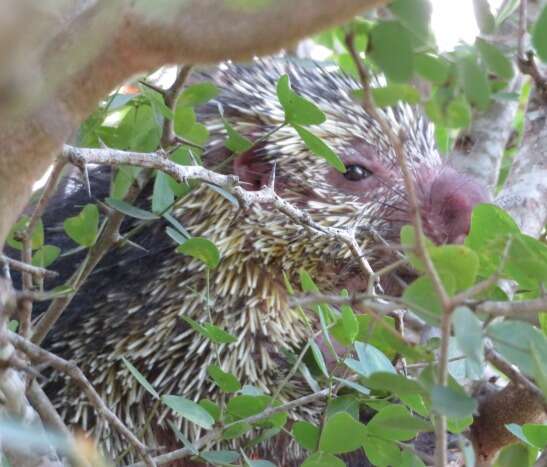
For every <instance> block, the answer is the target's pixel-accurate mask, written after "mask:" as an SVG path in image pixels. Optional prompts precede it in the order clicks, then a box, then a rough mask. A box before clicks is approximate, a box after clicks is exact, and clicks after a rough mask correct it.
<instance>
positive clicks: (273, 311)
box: [64, 61, 486, 465]
mask: <svg viewBox="0 0 547 467" xmlns="http://www.w3.org/2000/svg"><path fill="white" fill-rule="evenodd" d="M285 73H287V74H288V75H289V77H290V82H291V85H292V87H293V89H294V90H295V92H296V93H297V94H299V95H301V96H303V97H306V98H308V99H309V100H311V101H313V102H314V103H315V104H316V105H317V106H319V107H320V108H321V110H322V111H323V112H324V113H325V115H326V118H327V119H326V122H324V123H323V124H321V125H318V126H313V127H310V128H309V130H310V131H312V132H313V133H314V134H316V135H317V136H319V137H321V138H322V139H323V140H324V141H325V142H326V143H327V144H328V145H329V146H330V147H331V148H333V149H334V151H336V153H337V154H338V155H339V157H340V158H341V160H342V161H343V163H344V165H345V168H346V169H345V171H340V170H338V169H337V168H335V167H333V166H332V165H330V164H329V163H328V162H327V161H326V160H325V159H323V158H321V157H319V156H317V155H314V154H313V153H312V152H310V150H309V149H308V148H307V146H306V144H305V143H304V142H303V140H302V139H301V138H300V136H299V135H298V134H297V132H296V131H295V129H294V128H292V127H291V126H289V125H285V126H282V127H281V128H279V129H277V131H274V132H272V130H274V129H275V128H276V127H278V126H280V125H281V124H282V123H283V121H284V113H283V110H282V107H281V105H280V104H279V102H278V99H277V96H276V82H277V80H278V79H279V77H280V76H281V75H283V74H285ZM204 77H205V78H206V79H212V80H213V81H214V82H215V84H216V85H217V86H218V87H219V90H220V93H219V95H218V97H217V98H216V99H215V100H214V101H212V102H210V103H208V104H207V105H206V106H204V107H202V108H201V109H200V118H201V121H202V122H203V123H204V124H206V125H207V127H208V129H209V131H210V133H211V138H210V141H209V143H208V146H207V148H206V151H205V154H204V155H203V161H204V164H205V165H206V166H208V167H219V166H221V167H222V168H221V169H220V170H222V171H224V172H226V173H234V174H235V175H237V176H238V177H239V179H240V182H241V184H242V186H243V187H244V188H246V189H247V190H259V189H261V188H262V187H263V186H264V185H268V184H273V185H274V188H275V192H276V193H277V194H278V195H279V196H280V197H281V198H283V199H284V200H286V201H288V202H290V203H292V204H293V205H294V206H296V207H297V208H299V209H301V210H303V211H304V212H306V213H308V214H309V215H310V216H311V218H312V219H313V221H315V222H317V223H318V224H321V225H323V226H330V227H339V228H344V229H351V230H353V231H354V232H355V236H356V239H357V242H358V244H359V246H360V247H361V249H362V251H363V253H364V255H365V256H366V258H367V260H368V261H369V262H370V264H371V266H372V267H373V269H375V270H377V269H379V268H381V267H382V266H384V265H386V264H388V263H390V262H391V261H393V260H394V256H393V254H394V253H393V250H394V248H393V247H394V246H396V245H397V244H398V243H399V233H400V229H401V227H402V226H403V225H405V224H408V223H410V217H411V213H410V209H409V203H408V198H407V195H406V190H405V186H404V182H403V178H402V176H401V171H400V169H399V166H398V163H397V160H396V155H395V153H394V150H393V147H392V146H391V144H390V143H389V141H388V138H387V137H386V136H385V135H384V134H383V133H382V131H381V130H380V126H379V125H378V123H377V122H375V121H374V120H373V119H371V117H370V116H369V115H368V114H367V113H366V112H365V111H364V109H363V108H362V106H361V104H360V103H359V102H358V101H356V100H355V98H354V97H353V93H352V91H354V90H357V89H359V88H360V86H359V84H358V83H356V82H354V81H353V80H352V79H351V78H349V77H345V76H342V75H339V74H335V73H330V72H327V71H325V70H324V69H322V68H319V67H304V66H300V65H295V64H287V63H285V62H283V63H281V62H275V61H262V62H257V63H256V64H254V65H253V66H235V65H227V66H223V67H222V68H221V69H220V70H219V71H218V72H215V73H213V74H212V75H210V76H209V75H208V76H205V75H204ZM219 106H220V107H221V108H222V110H223V114H224V118H225V119H226V120H227V121H228V122H229V123H230V124H231V125H232V126H233V127H235V128H236V129H237V130H238V131H239V132H240V133H241V134H243V135H245V136H246V137H248V138H250V139H251V140H253V141H256V140H259V139H260V140H261V142H260V143H258V144H256V145H255V146H253V148H252V149H251V150H249V151H248V152H246V153H243V154H241V155H238V156H237V157H233V156H232V157H231V158H229V159H228V161H226V158H227V157H230V156H231V153H230V152H229V151H228V150H227V149H226V148H225V146H224V143H225V140H226V133H225V127H224V123H223V121H222V119H221V118H220V115H219ZM383 114H384V116H385V119H386V120H387V122H388V123H389V125H390V126H391V128H392V129H393V130H394V131H395V132H396V133H397V134H399V135H400V136H401V138H402V139H403V142H404V151H405V156H406V159H407V161H408V164H409V166H410V170H411V172H412V176H413V178H414V182H415V185H416V190H417V196H418V200H419V203H420V210H421V215H422V219H423V224H424V229H425V233H426V234H427V236H428V237H429V238H430V239H431V240H433V241H434V242H436V243H438V244H442V243H454V242H460V241H461V240H462V239H463V237H464V236H465V235H466V233H467V231H468V228H469V222H470V214H471V210H472V208H473V206H474V205H475V204H476V203H477V202H481V201H483V200H485V199H486V193H485V191H484V190H483V189H482V188H481V187H480V186H479V185H478V184H477V183H476V182H474V181H473V180H470V179H468V178H466V177H465V176H463V175H461V174H459V173H457V172H456V171H455V170H454V169H453V168H451V167H450V166H448V165H447V164H445V163H443V162H442V160H441V158H440V156H439V154H438V152H437V150H436V149H435V146H434V141H433V135H432V129H431V127H430V125H429V124H428V123H427V122H426V121H425V120H424V119H423V118H422V117H421V116H420V115H418V114H417V113H415V112H414V111H413V110H412V109H411V108H410V107H408V106H406V105H399V106H397V107H394V108H390V109H387V110H384V111H383ZM270 132H272V134H271V135H269V136H268V137H267V138H264V136H265V135H267V134H269V133H270ZM174 214H175V215H176V216H177V217H178V218H179V219H180V220H181V222H182V223H183V224H184V225H185V226H186V227H187V228H188V229H189V230H190V231H191V233H192V234H193V235H195V236H203V237H206V238H208V239H210V240H211V241H213V242H214V243H215V244H216V245H217V247H218V248H219V250H220V252H221V256H222V259H221V262H220V264H219V266H218V267H217V268H216V269H214V270H212V271H210V273H209V277H206V271H205V267H204V266H203V265H202V264H201V263H200V262H198V261H196V260H190V259H189V258H188V257H184V256H182V255H174V254H173V253H172V252H170V253H169V254H168V255H166V257H165V258H160V257H158V258H157V259H156V264H155V270H154V271H153V272H151V273H147V283H146V284H145V285H143V286H142V291H141V295H140V296H141V298H140V299H135V300H133V301H129V302H128V301H127V297H124V298H123V299H122V298H120V297H119V295H116V293H112V294H111V296H109V297H110V298H109V301H108V303H107V304H106V305H105V304H102V306H101V309H100V310H97V311H96V314H95V317H94V318H93V319H95V320H97V322H99V321H100V322H101V323H102V324H104V323H105V321H106V326H107V327H108V328H114V329H113V330H112V329H111V331H110V332H112V334H113V335H115V336H116V340H114V339H112V340H108V339H107V340H106V342H105V343H104V348H109V347H111V348H110V349H109V355H110V356H109V357H108V359H107V358H106V357H105V356H104V355H105V354H106V353H107V352H105V351H104V348H103V351H102V352H101V353H99V351H98V350H97V349H95V348H94V349H92V348H91V346H90V345H87V344H73V345H72V349H71V358H75V359H76V360H77V361H78V360H80V359H79V358H78V355H80V356H81V357H82V358H83V355H84V354H85V355H86V358H87V359H89V360H92V361H93V363H92V364H90V365H89V368H88V369H89V370H90V372H91V373H92V374H100V375H101V376H100V377H97V378H96V381H95V384H96V385H97V386H98V387H99V390H100V391H101V392H102V393H103V394H105V398H106V401H107V403H110V404H111V405H113V406H115V407H117V409H118V413H119V415H120V416H122V418H123V419H124V420H126V421H128V424H129V426H130V428H131V427H135V426H139V424H140V423H141V422H143V421H144V418H143V415H142V413H141V412H142V411H141V412H139V410H138V406H139V404H140V403H141V402H140V401H141V399H142V398H143V397H144V398H145V397H147V395H146V393H145V392H144V391H143V390H142V388H140V387H139V385H138V383H137V382H135V381H131V379H132V378H131V376H130V375H129V374H128V372H127V371H126V369H124V368H123V366H121V365H120V366H114V365H112V361H113V359H115V358H116V355H119V356H121V355H126V354H130V355H131V356H132V360H133V362H134V364H135V365H136V366H138V367H139V368H140V370H141V371H142V372H143V373H145V374H146V375H148V376H149V381H151V382H152V383H153V384H154V385H155V387H156V388H157V389H158V391H159V392H161V393H163V394H180V395H185V396H186V397H189V398H191V399H194V400H199V399H204V398H209V399H213V400H220V399H222V398H223V397H224V396H223V395H222V394H220V393H218V392H217V389H216V387H215V385H214V384H213V383H211V382H210V380H209V379H208V376H207V373H206V368H207V367H208V366H209V365H210V364H214V363H216V362H217V361H220V363H221V366H222V368H223V370H224V371H229V372H231V373H233V374H234V375H236V376H237V377H238V379H239V380H240V381H241V382H242V383H244V384H251V385H254V386H256V387H258V388H260V389H261V390H263V391H265V392H266V393H271V391H272V390H273V389H274V388H276V387H277V386H278V385H279V383H280V381H281V380H282V379H283V378H284V376H285V374H286V371H288V368H289V367H290V365H288V364H287V363H286V361H285V358H284V356H283V352H284V351H286V350H290V351H296V350H298V349H300V348H302V347H303V345H304V344H305V342H306V341H307V339H309V335H310V331H309V330H308V328H307V327H306V326H307V325H306V323H304V320H303V319H302V317H301V315H300V314H298V313H297V312H296V311H295V310H293V309H291V308H290V306H289V305H288V293H287V288H286V284H285V282H284V276H285V277H286V278H287V279H288V281H289V282H291V283H292V284H293V285H297V284H298V272H299V271H300V270H302V269H304V270H306V271H307V272H308V273H309V274H310V275H311V277H312V278H313V279H314V280H315V282H316V284H317V285H318V287H319V288H320V289H321V291H323V292H337V293H338V291H340V290H341V289H344V288H345V289H348V290H349V291H350V292H358V291H363V290H365V289H366V287H367V277H366V275H365V274H364V272H363V270H362V269H361V268H360V267H359V266H358V263H357V261H356V259H355V257H354V256H353V255H352V254H351V253H350V251H349V250H348V247H347V246H346V245H344V244H341V243H340V242H339V241H337V240H336V239H333V238H332V237H328V236H325V235H318V234H317V233H315V232H313V231H312V230H310V229H309V228H306V227H305V226H302V225H299V224H298V223H296V222H294V221H292V220H291V219H289V218H288V217H287V216H286V215H285V214H282V213H280V212H279V211H278V210H276V209H274V207H273V206H271V205H268V204H253V205H251V206H249V207H248V208H247V209H238V208H237V207H235V206H234V205H233V204H231V203H230V202H229V201H227V200H226V198H225V197H224V196H221V195H220V194H218V192H216V191H214V190H211V189H210V188H209V187H207V186H202V187H201V188H199V189H197V190H195V191H194V192H192V193H191V194H190V195H189V196H188V198H187V199H186V200H185V202H184V203H182V207H181V208H180V209H178V210H177V211H176V212H175V213H174ZM401 274H402V277H403V278H404V273H401ZM381 285H382V286H383V288H384V290H385V291H386V292H390V293H398V292H400V288H399V287H400V286H399V282H398V281H397V280H396V279H395V277H394V276H393V275H392V276H389V277H386V278H383V280H382V284H381ZM205 290H207V295H208V298H207V300H208V302H207V305H204V297H205V295H206V294H205V293H204V291H205ZM142 297H146V298H145V299H143V298H142ZM143 300H146V303H143ZM120 308H122V309H124V310H127V314H126V315H124V314H122V315H120V313H119V312H117V313H115V318H112V317H110V315H108V310H109V309H112V310H113V309H117V310H119V309H120ZM205 308H207V309H208V311H206V310H205ZM151 310H152V311H153V312H152V311H151ZM143 313H144V314H145V315H146V316H147V318H146V320H145V319H144V318H142V321H146V323H145V327H146V329H147V330H146V332H145V333H143V331H142V327H143V325H144V324H143V322H140V323H139V324H138V325H137V324H135V322H136V321H135V320H136V319H137V317H138V316H139V315H142V314H143ZM97 314H100V315H102V316H103V317H102V318H98V317H97ZM151 315H153V318H152V317H151ZM183 317H189V318H191V319H193V320H196V321H198V322H202V323H205V322H209V321H210V320H211V319H212V321H213V322H214V324H216V325H218V326H220V327H222V328H223V329H225V330H226V331H227V332H229V333H230V334H232V335H233V336H236V337H237V342H235V343H233V344H231V345H228V346H226V345H220V346H218V345H216V346H214V345H213V344H211V342H209V341H208V340H207V339H205V338H203V337H202V336H199V335H198V334H197V333H196V332H195V331H194V330H193V329H191V328H190V327H189V326H187V325H186V324H185V323H183V320H182V318H183ZM93 319H90V320H89V324H87V325H86V326H87V328H86V329H89V330H88V331H86V332H88V333H89V335H92V333H93V329H95V330H96V327H95V326H94V325H93ZM116 330H117V331H116ZM70 332H76V331H70ZM78 332H80V337H79V338H78V339H76V341H78V342H80V343H81V342H85V339H83V338H82V337H81V332H82V331H78ZM120 335H121V336H122V339H120ZM64 338H65V339H66V340H69V339H70V335H68V336H66V335H65V336H64ZM88 341H89V339H88ZM89 353H91V356H90V355H89ZM217 359H218V360H217ZM107 360H108V361H107ZM105 368H108V369H105ZM124 372H125V374H126V377H125V378H122V382H120V378H119V377H120V374H124ZM308 392H309V388H307V387H306V386H305V383H303V382H298V381H289V382H288V383H287V384H285V386H284V388H283V391H282V392H281V394H280V398H281V400H289V399H291V398H295V397H298V396H299V395H303V394H306V393H308ZM121 393H124V394H125V395H124V396H120V394H121ZM120 397H121V399H120ZM303 410H304V411H305V410H307V409H303ZM310 410H313V409H310ZM162 415H163V416H165V415H166V412H164V413H162V414H158V417H159V418H160V420H161V416H162ZM80 416H82V415H81V414H80ZM302 416H305V414H302ZM76 418H77V417H76ZM141 419H142V420H141ZM96 428H97V427H96ZM186 428H189V427H186ZM190 431H191V429H190ZM191 434H192V433H190V435H191ZM194 434H195V433H194ZM95 435H96V436H98V437H99V438H101V433H100V429H98V430H96V432H95ZM103 435H104V433H103ZM149 442H150V441H149ZM114 444H115V443H114ZM113 450H116V448H115V446H113ZM283 455H285V453H284V454H283ZM274 457H275V456H274ZM269 458H271V456H269ZM279 465H288V464H286V463H284V462H281V463H280V464H279Z"/></svg>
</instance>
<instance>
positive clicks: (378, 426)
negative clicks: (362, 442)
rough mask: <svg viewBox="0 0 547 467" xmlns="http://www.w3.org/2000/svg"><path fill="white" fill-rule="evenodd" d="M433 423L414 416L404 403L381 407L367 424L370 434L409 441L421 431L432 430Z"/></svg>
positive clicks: (393, 439)
mask: <svg viewBox="0 0 547 467" xmlns="http://www.w3.org/2000/svg"><path fill="white" fill-rule="evenodd" d="M431 430H432V426H431V423H429V422H427V421H425V420H422V419H420V418H417V417H414V416H413V415H411V414H410V412H409V411H408V410H407V409H406V408H405V407H403V406H402V405H395V404H392V405H388V406H387V407H384V408H383V409H381V410H380V411H379V412H378V413H377V414H376V415H374V417H372V419H371V420H370V422H368V424H367V431H368V434H370V435H375V436H378V437H379V438H384V439H389V440H392V441H407V440H409V439H412V438H414V437H415V436H416V434H417V433H418V432H420V431H431Z"/></svg>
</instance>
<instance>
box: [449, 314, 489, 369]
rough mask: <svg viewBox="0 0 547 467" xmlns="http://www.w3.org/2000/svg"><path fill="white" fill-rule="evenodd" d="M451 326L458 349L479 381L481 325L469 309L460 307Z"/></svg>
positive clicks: (481, 361) (482, 354)
mask: <svg viewBox="0 0 547 467" xmlns="http://www.w3.org/2000/svg"><path fill="white" fill-rule="evenodd" d="M452 324H453V326H454V335H455V338H456V342H457V343H458V347H459V349H460V350H461V351H462V352H463V353H464V355H465V356H466V357H467V364H468V365H470V366H471V369H472V375H473V376H474V377H475V378H476V379H479V378H480V377H481V376H482V374H483V366H484V343H483V340H482V323H481V321H480V320H479V319H478V318H477V317H476V316H475V314H474V313H473V312H472V311H471V310H470V309H469V308H467V307H462V306H460V307H457V308H456V310H455V311H454V314H453V317H452Z"/></svg>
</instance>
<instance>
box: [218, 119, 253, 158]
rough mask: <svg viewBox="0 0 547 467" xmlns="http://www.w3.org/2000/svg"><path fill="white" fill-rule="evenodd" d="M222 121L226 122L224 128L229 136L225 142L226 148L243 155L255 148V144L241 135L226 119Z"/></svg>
mask: <svg viewBox="0 0 547 467" xmlns="http://www.w3.org/2000/svg"><path fill="white" fill-rule="evenodd" d="M222 121H223V122H224V128H225V129H226V134H227V135H228V139H227V140H226V141H225V142H224V146H226V147H227V148H228V149H229V150H230V151H232V152H235V153H236V154H242V153H244V152H246V151H248V150H249V149H251V148H252V147H253V142H252V141H251V140H250V139H249V138H247V137H246V136H243V135H242V134H241V133H239V132H238V131H237V130H236V129H235V128H234V127H233V126H232V125H230V124H229V123H228V121H227V120H226V119H224V118H223V119H222Z"/></svg>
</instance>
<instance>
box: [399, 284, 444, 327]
mask: <svg viewBox="0 0 547 467" xmlns="http://www.w3.org/2000/svg"><path fill="white" fill-rule="evenodd" d="M442 279H443V284H444V286H445V289H446V290H447V292H448V294H449V295H451V294H452V293H453V290H454V279H453V277H452V276H444V277H443V278H442ZM403 300H404V301H405V303H408V305H409V306H410V307H411V308H412V311H414V312H415V313H416V314H417V315H418V316H419V317H420V318H422V319H423V320H424V321H426V322H427V323H428V324H431V325H432V326H438V325H439V322H440V317H441V315H442V314H443V306H442V303H441V301H440V300H439V297H438V296H437V292H436V291H435V288H434V287H433V283H432V282H431V279H429V277H425V276H424V277H418V279H416V280H415V281H414V282H412V283H411V284H410V285H409V286H408V287H407V288H406V289H405V291H404V292H403Z"/></svg>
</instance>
